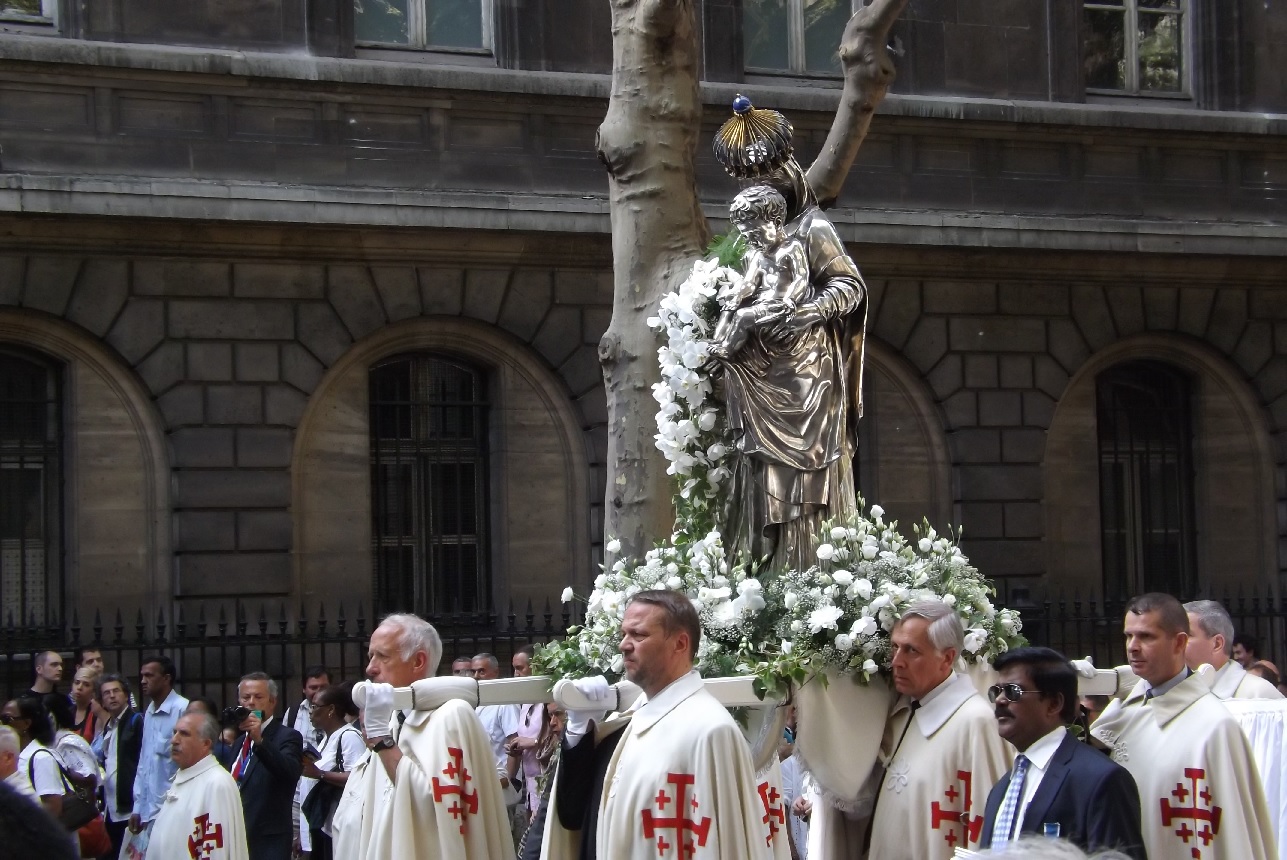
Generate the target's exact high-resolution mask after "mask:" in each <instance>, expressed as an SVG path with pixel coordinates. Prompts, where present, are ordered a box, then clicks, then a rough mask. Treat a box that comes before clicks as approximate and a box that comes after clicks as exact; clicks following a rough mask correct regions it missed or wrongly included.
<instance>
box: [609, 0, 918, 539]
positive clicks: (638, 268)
mask: <svg viewBox="0 0 1287 860" xmlns="http://www.w3.org/2000/svg"><path fill="white" fill-rule="evenodd" d="M610 2H611V3H612V43H613V44H612V92H611V96H610V98H609V101H608V112H607V115H606V116H605V117H604V120H603V124H602V125H601V126H599V140H598V149H599V157H600V159H602V161H603V163H604V165H605V166H606V167H607V169H608V186H609V205H610V212H611V219H612V259H613V272H614V281H613V290H614V298H613V307H612V322H611V323H610V324H609V326H608V330H607V332H606V333H605V334H604V336H603V339H602V340H601V341H600V343H599V361H600V363H601V364H602V366H603V378H604V384H605V385H606V387H607V404H608V463H607V467H608V480H607V491H606V499H605V502H606V507H605V512H604V533H605V536H607V537H615V538H617V539H619V540H620V541H621V553H622V554H624V555H634V556H638V555H642V554H643V552H645V551H646V550H647V549H649V548H650V547H651V545H652V544H653V543H654V542H656V541H659V540H664V539H665V538H666V537H668V536H669V535H670V532H671V528H672V526H673V525H674V509H673V507H672V503H671V496H672V491H673V484H672V479H671V477H670V476H669V475H667V474H666V460H665V458H664V457H663V456H662V455H661V452H659V451H658V450H657V448H656V447H655V445H654V444H653V436H654V434H655V433H656V423H655V421H654V420H653V416H654V415H655V413H656V412H657V408H658V407H657V403H656V401H654V400H653V398H652V385H653V384H654V383H655V382H657V381H658V380H659V378H660V374H659V371H658V369H657V347H658V346H659V345H660V344H659V342H658V338H657V334H656V333H655V332H653V331H652V330H651V329H649V328H648V326H647V323H646V322H645V321H646V320H647V318H648V317H650V316H652V315H653V314H655V313H656V310H657V304H658V302H659V301H660V299H661V297H662V296H663V295H665V294H666V293H668V292H671V291H673V290H675V289H677V288H678V287H679V285H680V284H681V283H682V282H683V281H684V279H685V278H686V277H687V276H688V274H689V271H690V270H691V269H692V265H693V262H694V261H695V260H697V259H698V258H699V257H700V256H701V254H702V251H703V249H705V247H706V245H707V242H708V239H709V236H710V233H709V229H708V227H707V225H706V220H705V218H704V217H703V215H702V212H701V206H700V204H699V200H698V195H697V183H696V177H695V171H694V164H693V163H694V158H695V156H696V151H697V142H698V137H699V135H700V132H701V118H702V103H701V98H700V95H699V92H698V79H697V60H698V57H699V50H700V46H699V45H698V42H697V29H696V26H695V17H696V13H695V11H694V7H695V6H696V2H697V0H610ZM907 2H908V0H874V2H873V3H872V4H871V5H870V6H866V7H864V8H862V9H860V10H859V11H858V12H856V13H854V15H853V17H852V18H851V19H850V20H849V23H848V25H847V26H846V27H845V32H844V35H843V37H842V39H841V44H840V58H841V62H842V65H843V68H844V79H845V83H844V90H843V93H842V96H841V102H840V108H839V110H838V111H837V113H836V118H835V121H834V122H833V124H832V127H831V131H830V133H829V134H828V136H827V142H826V145H825V146H824V147H823V150H822V152H821V153H820V154H819V156H818V158H817V159H816V160H815V161H814V163H813V165H812V166H811V167H810V168H809V172H808V177H809V182H810V183H811V184H812V185H813V188H814V190H815V192H816V193H817V196H818V199H819V202H820V203H821V205H822V206H823V207H824V208H825V207H827V206H829V205H831V204H832V203H834V202H835V200H836V198H837V196H839V193H840V188H841V187H842V186H843V185H844V181H845V177H846V175H847V174H848V173H849V168H850V167H851V166H852V165H853V161H854V157H855V156H856V155H857V154H858V148H859V146H860V145H861V144H862V141H863V138H864V137H866V135H867V129H868V128H869V127H870V125H871V117H872V114H873V113H874V112H875V109H876V106H877V105H878V104H879V103H880V101H881V99H883V98H884V97H885V93H886V91H887V90H888V88H889V84H890V83H891V82H892V81H893V78H894V66H893V61H892V59H891V57H890V56H889V51H888V50H887V49H886V42H887V41H888V39H889V31H890V28H891V27H892V26H893V24H894V21H895V20H897V18H898V16H899V14H900V13H901V12H902V11H903V9H904V7H906V6H907ZM761 107H772V105H761ZM612 560H613V559H612V558H611V557H609V558H608V559H606V561H607V563H608V564H611V563H612Z"/></svg>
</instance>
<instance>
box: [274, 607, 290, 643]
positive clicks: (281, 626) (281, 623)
mask: <svg viewBox="0 0 1287 860" xmlns="http://www.w3.org/2000/svg"><path fill="white" fill-rule="evenodd" d="M278 606H279V607H280V608H281V617H280V618H278V619H277V630H278V633H279V634H280V635H282V636H285V635H286V627H287V625H288V624H289V623H290V622H288V621H287V620H286V601H284V600H282V601H278Z"/></svg>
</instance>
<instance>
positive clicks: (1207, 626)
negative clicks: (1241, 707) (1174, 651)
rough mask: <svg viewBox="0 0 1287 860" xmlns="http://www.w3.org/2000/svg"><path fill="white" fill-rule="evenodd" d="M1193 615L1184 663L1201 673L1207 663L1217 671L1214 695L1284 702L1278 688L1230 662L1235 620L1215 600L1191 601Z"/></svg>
mask: <svg viewBox="0 0 1287 860" xmlns="http://www.w3.org/2000/svg"><path fill="white" fill-rule="evenodd" d="M1184 611H1185V612H1187V613H1188V615H1189V643H1188V644H1187V645H1186V646H1184V662H1185V663H1187V664H1188V667H1189V668H1190V669H1193V670H1194V671H1197V668H1198V667H1199V666H1201V665H1202V664H1203V663H1209V664H1211V668H1213V669H1215V670H1216V671H1215V678H1214V679H1213V680H1211V692H1212V693H1214V694H1215V696H1216V698H1218V699H1281V698H1282V697H1283V694H1282V693H1280V692H1278V688H1277V687H1275V686H1274V685H1273V684H1271V683H1269V682H1268V681H1266V680H1265V679H1264V678H1261V677H1258V676H1256V675H1250V674H1248V673H1247V670H1246V669H1244V668H1242V664H1240V663H1238V662H1237V661H1235V660H1232V659H1230V655H1231V654H1232V653H1233V619H1232V618H1230V617H1229V613H1228V612H1227V611H1225V608H1224V607H1223V606H1221V605H1220V604H1219V603H1217V602H1215V601H1214V600H1191V601H1189V602H1188V603H1186V604H1184Z"/></svg>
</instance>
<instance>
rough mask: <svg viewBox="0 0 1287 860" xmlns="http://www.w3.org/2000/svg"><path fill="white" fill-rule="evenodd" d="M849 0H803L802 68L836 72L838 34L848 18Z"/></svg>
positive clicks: (840, 33) (838, 58) (842, 30)
mask: <svg viewBox="0 0 1287 860" xmlns="http://www.w3.org/2000/svg"><path fill="white" fill-rule="evenodd" d="M849 15H850V11H849V0H805V4H804V67H805V69H806V70H807V71H810V72H836V73H839V72H840V55H839V53H838V51H839V49H840V37H841V36H842V35H844V32H845V24H846V23H847V22H848V21H849Z"/></svg>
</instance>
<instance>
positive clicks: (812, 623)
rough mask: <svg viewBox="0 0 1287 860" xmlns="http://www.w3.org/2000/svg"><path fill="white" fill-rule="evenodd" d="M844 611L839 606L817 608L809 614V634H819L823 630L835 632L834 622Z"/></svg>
mask: <svg viewBox="0 0 1287 860" xmlns="http://www.w3.org/2000/svg"><path fill="white" fill-rule="evenodd" d="M844 614H845V611H844V610H843V609H841V608H840V607H839V606H819V607H818V608H817V609H815V610H813V611H812V612H810V613H809V632H810V633H821V632H822V631H823V630H835V629H836V622H837V621H839V620H840V616H841V615H844Z"/></svg>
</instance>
